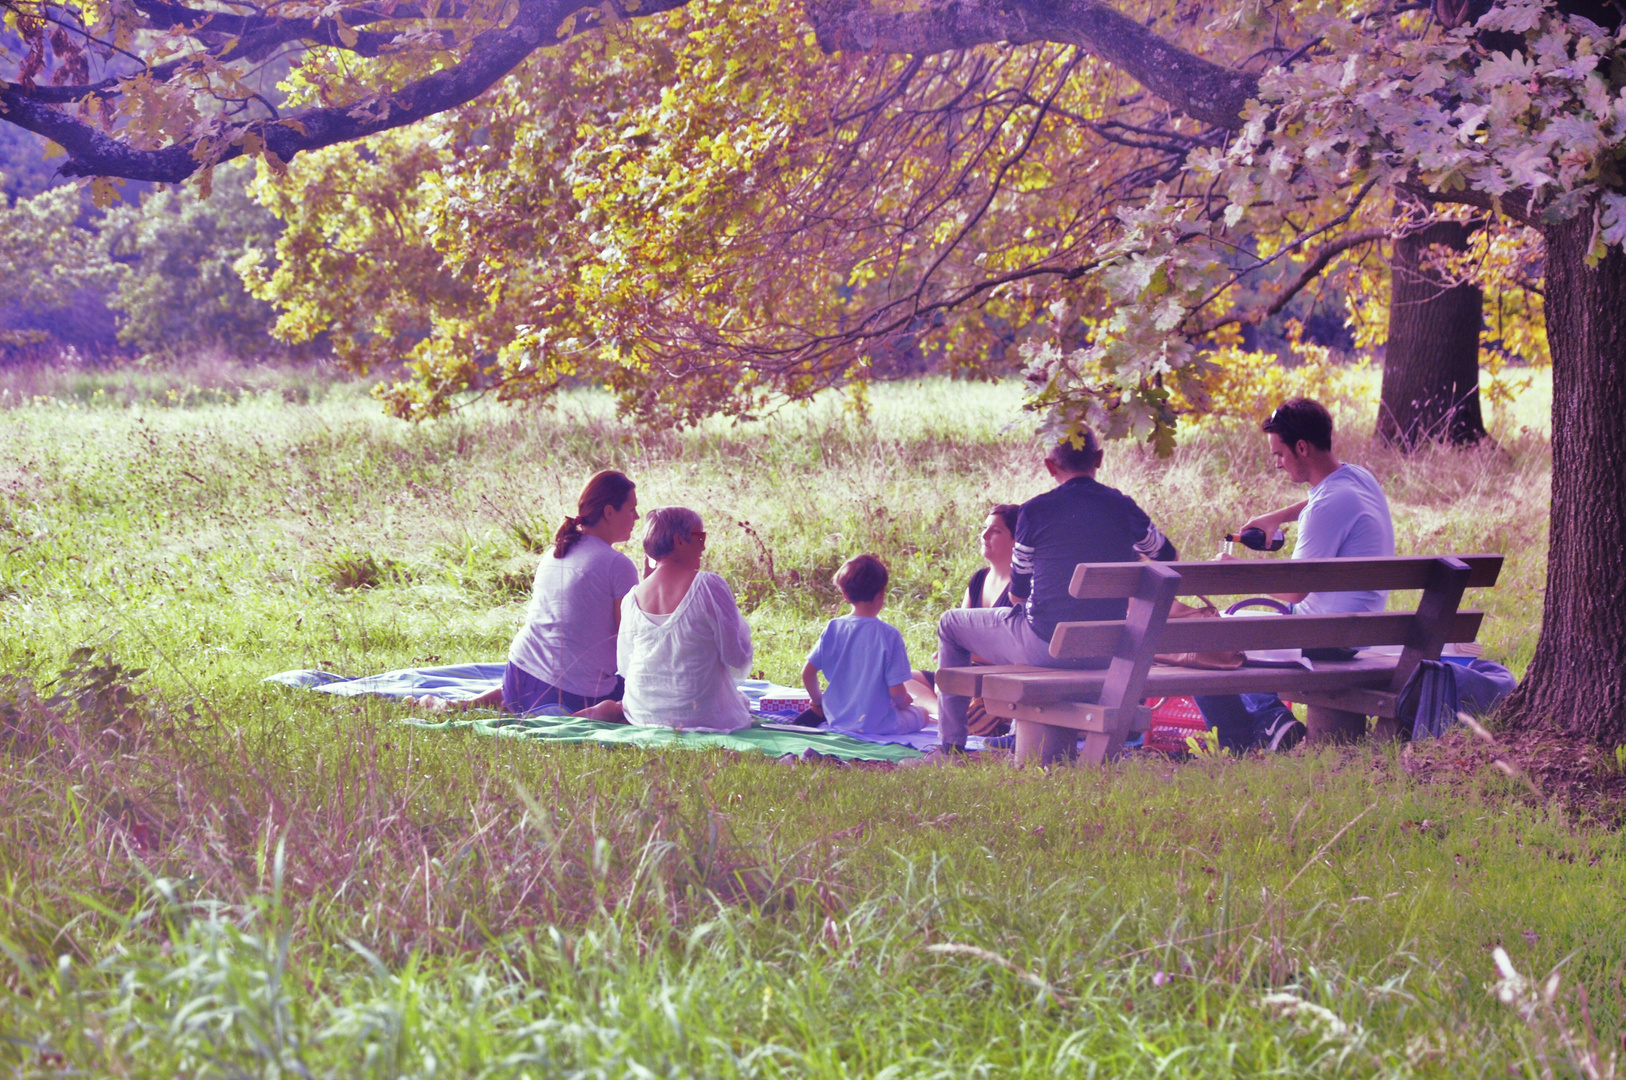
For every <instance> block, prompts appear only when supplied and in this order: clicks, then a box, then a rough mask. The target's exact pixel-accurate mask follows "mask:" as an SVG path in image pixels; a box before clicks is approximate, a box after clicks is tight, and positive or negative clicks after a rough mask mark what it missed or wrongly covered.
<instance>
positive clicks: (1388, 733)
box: [1372, 716, 1400, 742]
mask: <svg viewBox="0 0 1626 1080" xmlns="http://www.w3.org/2000/svg"><path fill="white" fill-rule="evenodd" d="M1372 738H1373V739H1374V740H1375V741H1377V742H1398V741H1400V721H1399V720H1396V719H1395V718H1394V717H1392V716H1380V717H1378V726H1377V727H1375V728H1373V729H1372Z"/></svg>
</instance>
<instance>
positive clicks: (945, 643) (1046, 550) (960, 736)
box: [937, 428, 1179, 749]
mask: <svg viewBox="0 0 1626 1080" xmlns="http://www.w3.org/2000/svg"><path fill="white" fill-rule="evenodd" d="M1083 443H1084V445H1083V446H1081V447H1079V446H1074V445H1073V442H1072V440H1070V439H1069V440H1068V441H1065V442H1063V443H1061V444H1060V445H1059V446H1055V447H1053V448H1052V449H1051V451H1050V453H1049V454H1048V455H1046V457H1045V462H1044V464H1045V468H1046V469H1047V470H1049V472H1050V475H1051V476H1052V477H1054V478H1055V480H1056V486H1055V487H1054V488H1053V489H1051V490H1050V491H1047V492H1045V493H1044V494H1043V495H1039V496H1037V497H1035V498H1033V499H1029V500H1028V501H1027V502H1026V503H1024V504H1023V505H1022V510H1021V513H1020V514H1018V515H1017V519H1016V551H1015V553H1014V554H1013V555H1012V556H1011V599H1012V600H1015V601H1019V602H1021V603H1019V605H1018V606H1017V607H1011V608H956V609H955V610H954V611H950V612H948V613H946V614H945V615H944V616H943V617H942V619H941V620H939V621H938V624H937V642H938V663H939V664H941V665H942V666H943V667H964V666H966V665H967V664H970V663H971V657H972V655H973V654H974V655H976V656H977V658H978V659H979V660H980V661H981V662H983V663H987V664H1036V665H1040V666H1043V667H1072V666H1076V665H1075V664H1074V663H1072V662H1069V661H1065V660H1057V659H1056V658H1055V657H1053V656H1051V655H1050V638H1051V635H1052V634H1054V633H1055V632H1056V625H1057V624H1058V623H1064V622H1090V621H1095V620H1107V619H1121V618H1123V617H1124V613H1125V611H1126V610H1127V608H1128V601H1126V600H1077V599H1074V598H1073V596H1072V594H1071V593H1070V592H1069V591H1068V588H1069V586H1070V585H1071V584H1072V580H1073V570H1074V568H1075V567H1077V566H1078V564H1079V563H1082V562H1135V561H1137V560H1138V559H1141V558H1147V559H1157V560H1159V561H1161V562H1170V561H1173V560H1174V559H1176V558H1178V557H1179V556H1178V555H1177V554H1176V552H1175V550H1174V545H1173V544H1172V543H1170V542H1169V540H1168V538H1167V537H1165V536H1164V535H1163V534H1162V533H1161V532H1160V531H1159V530H1158V528H1157V526H1156V525H1154V524H1152V519H1151V518H1149V517H1147V516H1146V512H1145V511H1144V510H1142V509H1141V508H1140V507H1138V506H1136V505H1135V500H1133V499H1131V498H1130V497H1129V496H1127V495H1125V494H1123V493H1122V492H1120V491H1117V490H1115V489H1113V488H1109V487H1107V486H1105V485H1104V484H1099V483H1096V480H1095V471H1096V470H1097V469H1098V468H1100V467H1101V457H1102V453H1101V447H1100V444H1099V443H1098V442H1097V441H1096V438H1095V434H1094V432H1091V431H1090V430H1089V429H1087V428H1086V429H1085V430H1084V437H1083ZM969 701H970V699H968V698H964V697H960V696H958V695H955V694H945V693H943V692H942V691H941V690H939V691H938V694H937V705H938V732H939V734H940V738H941V741H942V743H943V746H944V748H946V749H963V748H964V747H965V737H966V721H965V715H966V707H967V705H968V704H969Z"/></svg>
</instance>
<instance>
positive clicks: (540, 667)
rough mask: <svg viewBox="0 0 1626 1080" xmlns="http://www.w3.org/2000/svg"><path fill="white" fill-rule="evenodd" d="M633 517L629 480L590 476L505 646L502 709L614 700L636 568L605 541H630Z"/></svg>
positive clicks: (634, 499) (609, 472)
mask: <svg viewBox="0 0 1626 1080" xmlns="http://www.w3.org/2000/svg"><path fill="white" fill-rule="evenodd" d="M637 520H638V494H637V489H636V487H635V485H634V484H633V482H632V481H631V480H629V479H627V477H626V476H625V475H624V474H622V473H619V472H616V471H615V470H613V469H605V470H604V471H603V472H599V473H594V474H593V478H592V479H591V480H588V481H587V486H586V487H584V488H582V493H581V497H580V498H579V499H577V500H576V513H575V516H573V517H567V518H565V520H564V524H562V525H560V526H559V531H558V532H557V533H555V534H554V537H553V550H552V551H550V552H548V553H546V554H545V555H543V556H542V561H541V562H540V563H539V564H538V565H537V568H536V581H535V583H534V584H533V585H532V586H531V604H530V607H529V609H528V610H527V611H526V615H525V625H524V626H523V627H521V628H520V631H519V633H518V634H516V635H515V636H514V643H513V645H512V646H510V647H509V650H508V668H507V670H506V672H505V673H504V675H503V685H502V706H503V710H504V711H505V712H510V713H518V714H519V715H522V716H523V715H526V714H528V713H532V712H535V711H537V710H538V709H540V708H542V707H543V706H546V705H562V706H564V707H565V708H567V709H569V710H571V711H572V712H575V711H576V710H579V709H585V708H587V707H588V706H590V705H595V704H597V703H598V702H600V701H607V700H612V699H613V700H620V698H621V693H622V684H621V680H620V679H619V678H617V677H616V673H615V638H616V632H617V631H618V630H619V629H620V626H621V598H622V597H623V596H626V595H627V593H629V592H631V591H632V589H633V587H634V586H635V585H637V584H638V568H637V567H635V566H634V565H633V563H632V560H631V559H629V558H627V557H626V556H625V555H623V554H621V553H620V552H618V551H616V550H615V549H614V548H613V547H611V546H610V545H612V544H620V543H623V542H625V541H627V540H629V539H631V538H632V527H633V524H634V522H636V521H637ZM471 704H472V703H471ZM491 704H495V702H491Z"/></svg>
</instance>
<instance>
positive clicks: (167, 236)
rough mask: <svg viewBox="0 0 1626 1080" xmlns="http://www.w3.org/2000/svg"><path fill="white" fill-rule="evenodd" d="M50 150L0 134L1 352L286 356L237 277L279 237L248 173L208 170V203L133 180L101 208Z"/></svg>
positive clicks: (245, 169)
mask: <svg viewBox="0 0 1626 1080" xmlns="http://www.w3.org/2000/svg"><path fill="white" fill-rule="evenodd" d="M48 147H49V144H48V143H46V142H45V141H44V140H42V139H38V138H36V137H35V136H32V135H30V134H28V133H27V132H23V131H20V130H19V129H17V128H14V127H11V126H10V125H0V190H3V192H4V197H5V200H4V204H3V206H0V351H3V352H4V353H5V354H7V355H10V356H18V355H34V356H46V357H50V356H54V355H57V354H59V353H61V352H63V351H64V350H66V349H72V350H73V351H74V352H76V353H78V354H79V355H81V356H85V357H95V356H106V355H111V354H115V353H127V354H132V353H133V354H143V355H166V354H169V355H175V354H180V353H183V352H191V351H196V350H198V349H205V348H219V349H225V350H228V351H230V352H231V353H233V354H235V355H237V356H241V357H243V358H245V359H249V358H257V357H262V356H268V355H285V354H286V353H287V352H288V350H287V348H286V347H285V346H283V345H281V344H279V343H278V342H277V341H276V340H275V339H274V338H273V337H272V336H271V328H272V326H273V324H274V323H275V321H276V312H275V310H274V309H273V308H272V307H271V305H270V304H267V303H265V302H264V301H261V300H256V299H255V298H254V297H252V296H250V295H249V294H248V292H247V290H246V289H244V287H243V282H242V279H241V277H239V275H238V274H237V271H236V270H235V269H234V266H235V264H236V262H237V260H238V259H240V258H241V257H242V256H243V255H244V253H245V252H247V251H249V250H250V249H255V248H257V249H260V250H262V251H265V252H268V253H269V252H270V250H271V248H272V246H273V245H274V244H275V241H276V238H277V235H278V234H279V233H280V232H281V229H282V223H281V222H280V221H278V220H277V219H276V218H275V217H274V216H273V215H272V214H271V213H270V212H269V211H267V210H265V209H264V208H263V207H261V206H260V205H259V204H258V203H256V202H255V201H254V199H253V198H252V197H251V195H250V193H249V190H248V189H249V185H250V183H251V182H252V180H253V176H254V170H253V166H252V165H247V164H234V165H228V166H225V167H222V168H219V169H217V170H215V172H214V176H213V191H212V194H211V196H210V197H209V198H207V199H205V198H201V197H200V196H199V195H198V193H197V191H196V189H195V188H193V187H186V188H170V189H167V190H160V189H158V188H157V187H156V186H155V185H151V184H137V183H131V184H128V185H126V186H125V187H124V188H123V189H122V190H121V198H120V200H119V201H118V202H116V203H114V204H113V205H112V206H109V207H106V208H101V207H97V206H95V205H93V203H92V202H91V198H90V193H89V190H88V188H84V187H82V186H80V185H77V184H74V183H72V182H70V181H66V180H64V179H63V178H61V177H59V176H57V175H56V167H55V162H54V161H53V160H52V159H51V158H49V157H47V156H46V154H47V151H48Z"/></svg>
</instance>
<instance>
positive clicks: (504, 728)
mask: <svg viewBox="0 0 1626 1080" xmlns="http://www.w3.org/2000/svg"><path fill="white" fill-rule="evenodd" d="M403 722H404V723H406V724H409V725H411V726H412V727H415V728H421V729H423V730H425V731H451V730H454V729H467V730H469V731H473V732H475V733H476V734H480V735H497V736H501V737H503V738H510V739H531V740H534V741H537V742H577V743H579V742H594V743H601V744H604V745H606V746H642V747H647V748H650V749H662V748H667V747H678V748H681V749H689V750H701V749H705V748H707V747H711V746H720V747H723V748H724V749H727V750H740V751H750V752H752V753H757V754H766V755H767V756H769V757H775V758H777V757H783V756H784V755H786V754H793V755H796V756H798V757H800V756H801V754H802V753H803V751H806V750H814V751H817V752H818V753H820V754H825V755H827V756H829V757H835V758H842V759H843V760H846V761H908V760H910V759H912V758H920V757H925V756H926V755H924V754H922V753H921V752H920V751H919V750H916V749H914V748H913V747H909V746H904V745H901V744H899V743H873V742H865V741H863V740H861V739H854V738H850V737H848V736H846V735H841V734H838V733H836V732H833V731H813V730H809V729H803V728H799V729H796V730H789V731H788V730H785V729H784V728H781V727H777V726H775V727H764V726H762V725H761V724H752V725H751V726H750V727H748V728H743V729H741V730H739V731H732V732H729V733H728V734H726V735H725V734H718V733H712V732H703V731H683V732H679V731H673V730H672V729H671V728H659V727H638V726H635V725H632V724H605V723H601V722H599V721H597V720H584V719H582V718H580V717H576V716H480V717H473V718H468V719H458V720H445V721H442V722H440V723H433V722H431V721H427V720H419V719H412V720H406V721H403Z"/></svg>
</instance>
